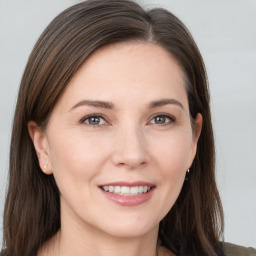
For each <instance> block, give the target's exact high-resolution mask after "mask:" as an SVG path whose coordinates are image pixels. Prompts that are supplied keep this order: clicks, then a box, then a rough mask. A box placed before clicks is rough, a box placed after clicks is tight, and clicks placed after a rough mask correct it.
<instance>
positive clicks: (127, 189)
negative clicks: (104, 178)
mask: <svg viewBox="0 0 256 256" xmlns="http://www.w3.org/2000/svg"><path fill="white" fill-rule="evenodd" d="M153 188H154V186H147V185H145V186H143V185H140V186H115V185H110V186H108V185H104V186H100V189H102V190H103V191H105V192H109V193H112V194H116V195H121V196H136V195H141V194H145V193H148V192H149V191H150V190H152V189H153Z"/></svg>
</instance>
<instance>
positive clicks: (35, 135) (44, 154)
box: [28, 121, 52, 175]
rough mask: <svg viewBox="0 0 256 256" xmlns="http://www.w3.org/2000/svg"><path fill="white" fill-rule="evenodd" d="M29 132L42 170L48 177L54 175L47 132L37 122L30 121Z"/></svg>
mask: <svg viewBox="0 0 256 256" xmlns="http://www.w3.org/2000/svg"><path fill="white" fill-rule="evenodd" d="M28 132H29V136H30V138H31V140H32V142H33V144H34V147H35V151H36V154H37V158H38V162H39V165H40V168H41V170H42V171H43V172H44V173H45V174H47V175H50V174H52V171H51V163H50V155H49V146H48V141H47V137H46V134H45V131H43V130H42V128H41V127H39V126H38V125H37V124H36V123H35V122H33V121H29V122H28Z"/></svg>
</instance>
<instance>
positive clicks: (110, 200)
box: [29, 42, 202, 237]
mask: <svg viewBox="0 0 256 256" xmlns="http://www.w3.org/2000/svg"><path fill="white" fill-rule="evenodd" d="M201 122H202V120H201V115H198V116H197V119H196V129H197V131H195V132H194V133H193V132H192V128H191V123H190V116H189V108H188V100H187V96H186V91H185V84H184V79H183V73H182V71H181V69H180V67H179V66H178V64H177V62H176V61H175V60H174V58H173V57H172V56H171V55H170V54H168V53H167V52H166V51H165V50H164V49H163V48H161V47H160V46H156V45H153V44H147V43H139V42H130V43H121V44H115V45H111V46H107V47H105V48H102V49H100V50H98V51H97V52H95V53H94V54H93V55H92V56H91V57H90V58H89V59H88V60H87V61H86V62H85V63H84V65H83V66H82V67H81V68H80V70H79V71H78V72H77V73H76V74H75V76H74V77H73V79H72V80H71V82H70V83H69V85H68V86H67V88H66V89H65V91H64V93H63V94H62V96H61V98H60V99H59V101H58V102H57V104H56V106H55V108H54V109H53V112H52V114H51V117H50V120H49V123H48V125H47V127H46V129H45V130H44V131H41V130H40V129H39V128H36V127H35V126H34V124H33V123H30V124H29V130H30V134H31V137H32V139H33V141H34V144H35V148H36V151H37V153H38V157H39V161H40V165H41V166H42V167H43V166H44V165H45V164H47V168H46V169H47V170H45V171H46V172H48V173H53V175H54V178H55V180H56V183H57V185H58V187H59V190H60V198H61V221H62V227H63V226H64V227H65V226H66V227H72V226H76V225H77V224H78V225H79V227H85V228H87V229H90V232H99V231H100V232H104V233H107V234H110V235H113V236H119V237H120V236H121V237H132V236H140V235H144V234H146V233H149V232H151V231H156V230H157V228H158V224H159V222H160V220H161V219H163V217H164V216H165V215H166V214H167V213H168V211H169V210H170V209H171V208H172V206H173V204H174V202H175V201H176V199H177V197H178V195H179V193H180V190H181V188H182V185H183V182H184V177H185V173H186V170H187V169H188V168H189V167H190V166H191V164H192V161H193V158H194V156H195V153H196V146H197V139H198V136H199V134H200V129H201Z"/></svg>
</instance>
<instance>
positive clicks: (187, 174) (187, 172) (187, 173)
mask: <svg viewBox="0 0 256 256" xmlns="http://www.w3.org/2000/svg"><path fill="white" fill-rule="evenodd" d="M188 176H189V169H188V170H187V171H186V177H185V181H188Z"/></svg>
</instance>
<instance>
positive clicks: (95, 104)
mask: <svg viewBox="0 0 256 256" xmlns="http://www.w3.org/2000/svg"><path fill="white" fill-rule="evenodd" d="M80 106H90V107H95V108H106V109H113V108H114V105H113V103H111V102H107V101H100V100H82V101H79V102H78V103H77V104H75V105H74V106H73V107H72V108H71V110H72V109H75V108H77V107H80Z"/></svg>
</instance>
